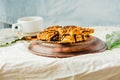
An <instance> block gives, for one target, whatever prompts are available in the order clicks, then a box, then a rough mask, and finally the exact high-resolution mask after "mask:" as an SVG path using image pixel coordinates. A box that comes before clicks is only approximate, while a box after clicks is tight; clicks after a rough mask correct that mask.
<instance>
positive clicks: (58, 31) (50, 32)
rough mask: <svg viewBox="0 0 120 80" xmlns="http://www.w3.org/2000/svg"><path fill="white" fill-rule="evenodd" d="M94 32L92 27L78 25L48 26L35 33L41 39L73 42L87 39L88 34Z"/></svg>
mask: <svg viewBox="0 0 120 80" xmlns="http://www.w3.org/2000/svg"><path fill="white" fill-rule="evenodd" d="M92 33H94V29H92V28H82V27H79V26H74V25H70V26H64V27H62V26H50V27H48V28H46V29H44V31H42V32H40V33H39V34H38V35H37V39H38V40H42V41H44V40H45V41H61V42H62V43H75V42H82V41H85V40H87V38H88V37H89V35H90V34H92Z"/></svg>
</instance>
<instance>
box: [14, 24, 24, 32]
mask: <svg viewBox="0 0 120 80" xmlns="http://www.w3.org/2000/svg"><path fill="white" fill-rule="evenodd" d="M21 30H22V29H21V24H19V23H15V24H12V31H14V32H19V31H21Z"/></svg>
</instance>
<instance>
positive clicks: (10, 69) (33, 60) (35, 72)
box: [0, 26, 120, 80]
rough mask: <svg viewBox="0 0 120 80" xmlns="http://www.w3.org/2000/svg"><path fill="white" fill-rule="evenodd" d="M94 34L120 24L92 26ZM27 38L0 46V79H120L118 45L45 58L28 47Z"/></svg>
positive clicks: (99, 35) (109, 31)
mask: <svg viewBox="0 0 120 80" xmlns="http://www.w3.org/2000/svg"><path fill="white" fill-rule="evenodd" d="M94 29H95V33H94V34H93V35H95V36H96V37H98V38H100V39H101V40H103V41H105V35H106V34H107V33H111V32H112V31H118V30H120V27H104V26H102V27H101V26H100V27H94ZM28 45H29V43H28V42H18V43H16V44H14V45H12V46H8V47H2V48H0V80H119V79H120V76H119V75H120V48H115V49H112V50H106V51H104V52H101V53H96V54H85V55H80V56H75V57H70V58H48V57H42V56H37V55H34V54H32V53H30V52H29V51H28Z"/></svg>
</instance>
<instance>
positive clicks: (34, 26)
mask: <svg viewBox="0 0 120 80" xmlns="http://www.w3.org/2000/svg"><path fill="white" fill-rule="evenodd" d="M42 28H43V18H42V17H23V18H20V19H18V20H17V23H15V24H12V31H14V32H21V33H22V36H35V35H36V34H37V33H38V32H40V31H41V30H42Z"/></svg>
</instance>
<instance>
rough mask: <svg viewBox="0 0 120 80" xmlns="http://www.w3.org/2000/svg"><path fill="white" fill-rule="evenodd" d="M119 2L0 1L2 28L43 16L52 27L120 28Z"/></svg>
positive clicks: (102, 0)
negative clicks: (22, 19) (24, 18)
mask: <svg viewBox="0 0 120 80" xmlns="http://www.w3.org/2000/svg"><path fill="white" fill-rule="evenodd" d="M119 4H120V0H0V28H7V27H11V24H13V23H16V22H17V19H18V18H21V17H26V16H42V17H43V18H44V27H45V26H49V25H56V24H57V25H80V26H120V5H119Z"/></svg>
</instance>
